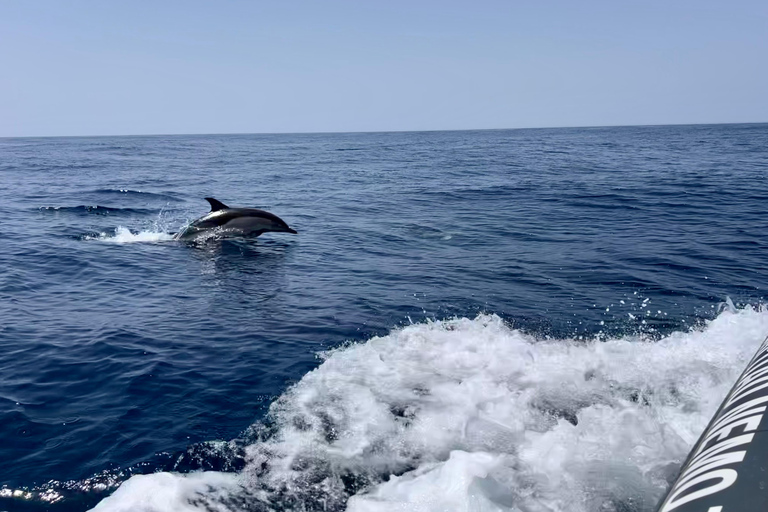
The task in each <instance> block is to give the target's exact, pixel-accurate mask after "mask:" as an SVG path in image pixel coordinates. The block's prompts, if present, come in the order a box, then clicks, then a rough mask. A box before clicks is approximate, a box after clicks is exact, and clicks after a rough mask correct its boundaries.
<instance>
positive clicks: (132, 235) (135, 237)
mask: <svg viewBox="0 0 768 512" xmlns="http://www.w3.org/2000/svg"><path fill="white" fill-rule="evenodd" d="M83 240H99V241H102V242H108V243H114V244H133V243H153V242H166V241H168V240H173V235H172V234H171V233H165V232H158V231H132V230H130V229H128V228H125V227H123V226H118V227H117V229H115V231H114V233H106V232H104V233H99V234H91V235H85V236H84V237H83Z"/></svg>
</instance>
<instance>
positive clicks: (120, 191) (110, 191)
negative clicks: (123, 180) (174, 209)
mask: <svg viewBox="0 0 768 512" xmlns="http://www.w3.org/2000/svg"><path fill="white" fill-rule="evenodd" d="M93 193H95V194H102V195H120V196H136V197H144V198H152V199H162V200H165V201H181V199H179V198H178V197H176V196H175V195H173V194H167V193H160V192H144V191H142V190H131V189H128V188H99V189H96V190H94V191H93Z"/></svg>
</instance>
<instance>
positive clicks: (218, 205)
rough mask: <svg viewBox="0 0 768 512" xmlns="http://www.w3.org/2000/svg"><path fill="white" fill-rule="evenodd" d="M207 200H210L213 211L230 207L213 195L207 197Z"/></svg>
mask: <svg viewBox="0 0 768 512" xmlns="http://www.w3.org/2000/svg"><path fill="white" fill-rule="evenodd" d="M205 200H206V201H208V202H209V203H211V211H212V212H217V211H219V210H225V209H227V208H229V206H227V205H225V204H224V203H222V202H221V201H218V200H216V199H214V198H212V197H206V198H205Z"/></svg>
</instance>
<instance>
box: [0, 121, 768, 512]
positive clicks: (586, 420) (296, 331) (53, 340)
mask: <svg viewBox="0 0 768 512" xmlns="http://www.w3.org/2000/svg"><path fill="white" fill-rule="evenodd" d="M767 177H768V124H744V125H696V126H651V127H610V128H568V129H565V128H564V129H530V130H485V131H452V132H413V133H406V132H403V133H348V134H347V133H345V134H297V135H283V134H281V135H193V136H181V135H180V136H135V137H82V138H77V137H73V138H8V139H0V213H1V214H2V219H3V222H2V224H1V225H0V439H2V442H1V443H0V461H2V462H3V463H2V464H0V510H3V511H16V510H24V511H42V510H51V511H81V510H89V509H91V508H93V507H95V508H96V510H97V511H135V510H143V511H157V512H162V511H172V510H173V511H268V510H275V511H277V510H296V511H342V510H350V511H353V512H363V511H366V512H371V511H382V512H383V511H392V510H414V511H425V512H426V511H438V510H440V511H442V510H456V511H480V510H482V511H486V512H490V511H521V512H555V511H569V512H578V511H584V512H591V511H598V510H599V511H603V512H609V511H616V512H630V511H633V512H634V511H637V512H640V511H652V510H654V507H655V506H656V504H657V502H658V500H659V499H660V498H661V497H662V496H663V494H664V492H665V490H666V489H667V487H668V486H669V484H670V482H671V481H672V480H673V479H674V478H675V476H676V474H677V471H678V470H679V468H680V466H681V463H682V462H683V460H684V459H685V457H686V455H687V454H688V451H689V450H690V448H691V447H692V445H693V443H694V442H695V441H696V439H697V437H698V436H699V434H700V433H701V432H702V430H703V429H704V427H705V426H706V424H707V422H708V420H709V418H710V417H711V415H712V414H713V413H714V412H715V410H716V409H717V407H718V406H719V404H720V402H721V401H722V399H723V398H724V396H725V395H726V393H727V392H728V390H729V389H730V387H731V385H732V384H733V382H734V381H735V379H736V378H737V377H738V375H739V374H740V373H741V371H742V370H743V368H744V365H745V364H746V362H747V360H748V359H749V358H750V357H751V356H752V354H753V353H754V352H755V350H756V349H757V348H758V346H759V345H760V343H761V342H762V340H763V339H764V338H765V336H766V335H767V334H768V310H767V309H766V307H765V303H766V298H768V288H766V286H768V284H767V283H768V242H766V238H765V237H766V235H767V234H768V215H766V209H767V208H768V183H767V181H766V178H767ZM204 197H215V198H216V199H218V200H220V201H222V202H224V203H227V204H229V205H232V206H248V207H257V208H261V209H265V210H268V211H270V212H272V213H274V214H276V215H278V216H280V217H281V218H282V219H283V220H285V221H286V222H287V223H288V224H289V225H290V226H291V227H292V228H294V229H296V230H297V231H298V234H296V235H293V234H288V233H266V234H264V235H262V236H261V237H259V238H257V239H212V240H207V241H204V242H199V243H195V242H193V243H186V242H180V241H175V240H173V239H172V234H173V233H174V232H178V231H179V230H181V229H182V228H183V227H184V226H185V225H186V224H187V223H188V222H190V221H192V220H194V219H195V218H197V217H199V216H202V215H203V214H205V213H206V212H207V211H209V206H208V203H206V202H205V201H204V199H203V198H204Z"/></svg>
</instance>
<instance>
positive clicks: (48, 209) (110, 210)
mask: <svg viewBox="0 0 768 512" xmlns="http://www.w3.org/2000/svg"><path fill="white" fill-rule="evenodd" d="M40 211H41V212H44V213H59V212H61V213H74V214H89V215H149V214H152V213H156V210H149V209H146V208H114V207H111V206H100V205H93V206H89V205H80V206H41V207H40Z"/></svg>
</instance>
